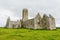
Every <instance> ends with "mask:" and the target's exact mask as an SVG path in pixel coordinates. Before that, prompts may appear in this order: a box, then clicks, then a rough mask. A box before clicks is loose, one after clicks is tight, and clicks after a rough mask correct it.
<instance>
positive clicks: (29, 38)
mask: <svg viewBox="0 0 60 40" xmlns="http://www.w3.org/2000/svg"><path fill="white" fill-rule="evenodd" d="M0 40H60V29H57V30H30V29H5V28H0Z"/></svg>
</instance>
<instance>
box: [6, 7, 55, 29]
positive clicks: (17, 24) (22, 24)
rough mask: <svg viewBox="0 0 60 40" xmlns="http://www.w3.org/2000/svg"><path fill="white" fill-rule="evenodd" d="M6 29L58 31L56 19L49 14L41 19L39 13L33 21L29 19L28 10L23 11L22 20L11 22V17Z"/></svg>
mask: <svg viewBox="0 0 60 40" xmlns="http://www.w3.org/2000/svg"><path fill="white" fill-rule="evenodd" d="M6 28H31V29H50V30H53V29H56V26H55V18H54V17H53V16H51V15H50V14H49V16H47V15H46V14H44V15H43V17H41V15H40V14H39V13H38V14H37V15H36V16H35V17H34V18H33V19H28V9H26V8H25V9H23V11H22V19H20V20H17V21H11V20H10V17H8V19H7V23H6Z"/></svg>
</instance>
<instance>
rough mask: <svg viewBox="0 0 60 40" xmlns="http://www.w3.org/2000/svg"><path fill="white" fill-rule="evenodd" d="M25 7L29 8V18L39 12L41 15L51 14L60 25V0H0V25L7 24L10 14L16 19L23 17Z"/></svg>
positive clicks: (57, 24)
mask: <svg viewBox="0 0 60 40" xmlns="http://www.w3.org/2000/svg"><path fill="white" fill-rule="evenodd" d="M23 8H27V9H28V10H29V18H32V17H35V15H36V14H37V13H38V12H39V13H40V15H41V16H42V15H43V14H44V13H45V14H47V15H48V14H51V15H52V16H53V17H55V20H56V26H60V0H0V26H5V24H6V20H7V18H8V16H10V17H11V20H14V21H15V20H18V19H21V17H22V9H23Z"/></svg>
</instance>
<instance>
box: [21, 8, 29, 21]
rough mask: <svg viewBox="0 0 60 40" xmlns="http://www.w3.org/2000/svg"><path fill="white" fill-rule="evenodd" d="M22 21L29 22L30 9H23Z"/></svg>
mask: <svg viewBox="0 0 60 40" xmlns="http://www.w3.org/2000/svg"><path fill="white" fill-rule="evenodd" d="M22 20H23V21H26V20H28V9H26V8H25V9H23V11H22Z"/></svg>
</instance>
